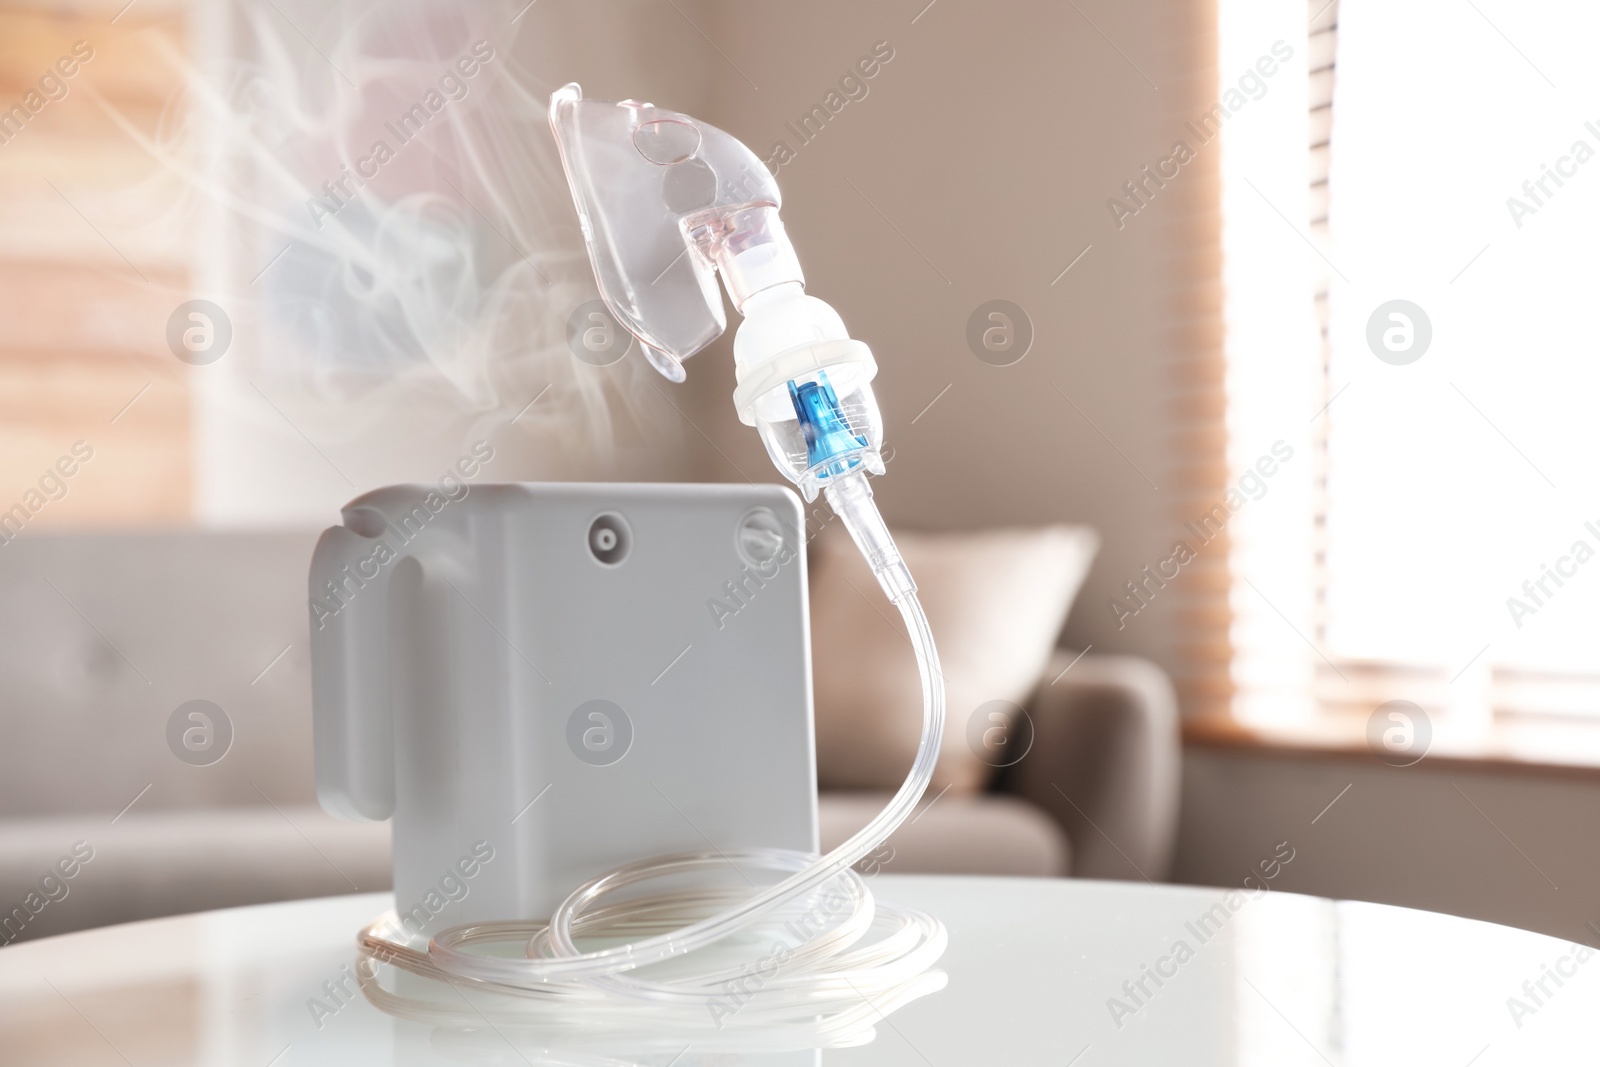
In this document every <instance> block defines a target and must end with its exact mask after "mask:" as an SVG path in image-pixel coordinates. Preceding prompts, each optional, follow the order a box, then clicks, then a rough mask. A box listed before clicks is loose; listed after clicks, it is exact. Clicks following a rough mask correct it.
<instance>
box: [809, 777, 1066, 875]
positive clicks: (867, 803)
mask: <svg viewBox="0 0 1600 1067" xmlns="http://www.w3.org/2000/svg"><path fill="white" fill-rule="evenodd" d="M891 795H892V794H890V793H824V794H822V803H821V807H820V811H819V813H818V814H819V817H820V821H821V830H822V849H823V851H824V852H826V851H828V850H829V849H832V848H835V847H837V846H838V845H841V844H843V843H844V842H845V840H846V839H848V838H849V837H850V835H851V834H853V833H855V832H856V831H858V830H860V829H861V828H862V827H863V826H865V825H867V823H869V822H871V821H872V819H873V817H874V816H875V815H877V814H878V812H880V811H882V810H883V806H884V805H885V804H887V803H888V802H889V797H890V796H891ZM930 801H931V803H930ZM1069 857H1070V846H1069V845H1068V843H1067V835H1066V834H1065V832H1063V831H1062V829H1061V827H1060V825H1059V824H1057V823H1056V822H1055V820H1053V819H1051V818H1050V817H1049V816H1048V815H1046V814H1045V813H1044V812H1042V811H1040V810H1039V808H1038V807H1036V806H1035V805H1033V804H1030V803H1028V802H1027V801H1025V800H1019V799H1017V798H1016V797H1009V796H1003V795H999V794H986V793H980V794H978V795H976V796H957V795H953V794H951V793H946V794H945V795H944V796H936V795H935V794H929V797H928V799H925V800H924V801H923V802H922V805H921V807H920V808H919V809H918V810H917V811H916V812H914V813H913V814H912V816H911V818H910V819H907V820H906V821H905V823H904V824H902V825H901V827H900V829H898V830H896V831H895V832H894V834H893V835H892V836H891V837H890V838H889V840H888V841H887V842H885V847H883V848H881V849H880V850H879V851H878V852H876V853H874V854H872V855H871V856H869V857H867V859H866V861H864V862H863V863H860V864H857V868H858V869H860V870H863V871H865V872H867V873H869V874H871V873H876V872H878V871H886V872H888V873H890V874H990V875H1016V876H1022V877H1062V878H1064V877H1066V875H1067V873H1068V860H1069Z"/></svg>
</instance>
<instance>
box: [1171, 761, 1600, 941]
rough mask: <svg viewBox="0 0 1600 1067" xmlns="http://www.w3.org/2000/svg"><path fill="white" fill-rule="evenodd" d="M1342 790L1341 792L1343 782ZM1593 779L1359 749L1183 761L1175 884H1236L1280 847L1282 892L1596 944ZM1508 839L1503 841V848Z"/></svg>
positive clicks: (1598, 872) (1599, 814)
mask: <svg viewBox="0 0 1600 1067" xmlns="http://www.w3.org/2000/svg"><path fill="white" fill-rule="evenodd" d="M1347 787H1348V788H1347ZM1597 823H1600V782H1597V781H1596V780H1595V778H1594V774H1593V771H1589V770H1568V771H1561V770H1556V769H1553V768H1541V767H1525V768H1516V767H1485V766H1481V765H1480V766H1473V765H1470V764H1463V763H1459V762H1458V763H1441V762H1438V761H1435V760H1431V759H1430V760H1427V761H1424V762H1423V763H1421V764H1418V765H1417V766H1414V767H1404V768H1396V767H1389V766H1385V765H1383V764H1381V763H1379V762H1378V761H1377V760H1375V759H1373V758H1372V757H1371V756H1370V755H1369V754H1367V753H1366V752H1365V751H1363V752H1362V753H1361V754H1360V755H1357V756H1350V755H1340V754H1333V753H1317V752H1310V751H1306V752H1284V751H1271V750H1266V751H1260V752H1232V751H1227V750H1222V749H1212V748H1195V747H1190V748H1188V749H1187V750H1186V751H1185V753H1184V785H1183V816H1182V822H1181V824H1180V826H1179V831H1178V856H1177V863H1176V868H1175V870H1174V878H1175V880H1177V881H1180V882H1194V883H1199V884H1202V885H1217V886H1229V885H1238V884H1239V882H1240V880H1241V879H1243V878H1244V876H1245V875H1246V874H1247V873H1248V872H1249V871H1250V870H1251V869H1252V868H1253V867H1254V865H1255V864H1256V863H1257V862H1258V861H1259V860H1261V859H1262V858H1264V857H1267V856H1270V855H1272V853H1273V849H1274V847H1275V846H1276V845H1277V843H1278V842H1280V841H1287V842H1289V844H1290V845H1291V846H1292V847H1293V848H1294V850H1295V858H1294V860H1293V862H1291V863H1289V864H1288V865H1286V866H1285V867H1284V868H1283V873H1282V875H1281V876H1280V877H1279V878H1278V879H1276V880H1275V881H1274V882H1273V886H1274V888H1276V889H1279V890H1283V891H1286V892H1291V893H1313V894H1317V895H1319V896H1329V897H1344V898H1348V899H1352V900H1371V901H1375V902H1377V903H1380V904H1398V905H1401V906H1404V907H1412V908H1425V909H1428V910H1431V911H1442V912H1448V913H1450V914H1453V915H1464V916H1467V917H1468V918H1473V919H1483V920H1485V921H1488V922H1498V923H1505V924H1507V925H1510V926H1519V927H1523V928H1525V929H1529V930H1537V931H1539V932H1540V933H1545V934H1549V935H1551V936H1552V937H1559V938H1563V939H1565V940H1569V941H1572V940H1576V941H1581V942H1584V943H1586V944H1591V945H1592V944H1595V942H1596V938H1597V936H1600V935H1597V934H1596V933H1595V930H1594V928H1593V927H1591V926H1589V925H1588V924H1590V923H1596V924H1600V903H1597V900H1600V854H1597V853H1596V851H1595V849H1594V848H1593V847H1592V845H1591V843H1590V842H1591V838H1592V831H1590V830H1589V829H1588V828H1589V827H1593V826H1594V825H1596V824H1597ZM1513 842H1514V843H1513Z"/></svg>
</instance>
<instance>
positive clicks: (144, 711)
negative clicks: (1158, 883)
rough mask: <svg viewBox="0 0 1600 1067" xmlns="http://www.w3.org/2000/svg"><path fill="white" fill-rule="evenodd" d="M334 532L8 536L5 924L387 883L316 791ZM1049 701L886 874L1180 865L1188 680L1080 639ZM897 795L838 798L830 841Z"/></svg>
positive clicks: (133, 915)
mask: <svg viewBox="0 0 1600 1067" xmlns="http://www.w3.org/2000/svg"><path fill="white" fill-rule="evenodd" d="M314 540H315V535H314V534H310V533H301V532H292V533H210V532H164V533H118V534H93V535H88V534H80V535H57V536H49V535H45V534H43V533H38V534H36V533H34V532H33V531H28V532H27V533H25V534H24V535H22V536H20V537H17V538H15V539H13V540H12V541H10V542H9V543H7V544H4V545H3V546H0V604H3V605H4V615H3V617H0V943H4V942H8V941H11V940H16V939H26V938H32V937H38V936H43V935H46V934H52V933H61V932H65V931H68V930H73V929H80V928H83V927H88V926H96V925H101V924H105V923H112V922H123V921H128V920H133V919H142V918H149V917H153V916H158V915H166V914H174V913H178V912H186V911H195V910H202V909H209V908H218V907H226V906H231V905H238V904H249V903H257V902H263V901H271V900H284V899H291V898H296V897H309V896H322V895H329V894H337V893H349V892H355V891H358V890H360V891H370V890H378V889H384V888H387V887H388V885H389V835H388V826H387V824H384V823H352V822H343V821H340V820H336V819H334V818H332V817H330V816H328V815H326V814H324V813H323V812H322V811H321V810H320V809H319V808H318V807H317V806H316V800H315V790H314V785H313V779H312V753H311V712H310V677H309V673H310V661H309V653H308V648H307V638H306V631H307V623H306V618H307V616H306V607H305V599H304V575H305V573H306V565H307V562H308V560H309V558H310V553H311V547H312V544H313V542H314ZM1069 664H1072V666H1071V669H1070V670H1065V669H1066V668H1067V666H1068V665H1069ZM1063 670H1065V673H1064V674H1063V673H1062V671H1063ZM196 699H203V700H208V701H212V702H214V703H215V704H216V705H218V706H219V707H221V708H224V709H226V713H227V717H228V719H229V721H230V722H231V725H232V731H233V738H232V741H231V747H230V749H229V751H228V752H227V755H226V756H225V757H224V758H223V759H222V760H220V761H219V762H217V763H214V764H211V765H209V766H192V765H189V764H186V763H184V762H182V761H180V760H179V759H177V758H176V757H175V756H174V755H173V752H172V750H171V749H170V748H169V744H168V728H169V718H170V717H171V716H172V714H173V711H174V709H175V708H177V707H178V706H179V705H181V704H183V703H185V702H187V701H190V700H196ZM1028 712H1029V715H1030V717H1031V718H1032V720H1033V724H1034V729H1035V742H1034V746H1033V750H1032V751H1031V752H1030V753H1029V754H1028V756H1027V757H1026V758H1025V759H1023V760H1022V761H1021V762H1020V763H1018V764H1017V765H1016V766H1015V767H1012V768H1009V769H1008V770H1007V771H1005V772H1002V777H1001V779H1000V780H999V781H997V782H996V784H995V786H994V788H993V789H992V790H990V791H988V792H985V793H981V794H978V795H973V796H956V795H946V796H938V797H929V798H928V799H926V800H924V802H923V808H922V810H921V811H920V812H919V813H918V814H917V815H916V816H915V817H914V818H913V820H912V821H911V822H909V823H908V824H907V825H906V826H905V827H903V828H902V829H901V830H900V832H899V833H898V834H896V836H895V837H894V838H893V839H892V841H891V842H890V846H891V847H892V849H893V852H892V854H890V853H885V854H883V855H881V856H880V857H879V862H880V865H881V867H882V869H884V870H888V871H894V872H967V873H975V874H1012V875H1033V876H1053V875H1065V874H1067V873H1069V872H1070V873H1072V874H1074V875H1077V876H1084V877H1095V878H1131V879H1141V878H1149V879H1153V880H1159V879H1161V878H1162V877H1164V876H1165V874H1166V872H1167V867H1168V862H1169V857H1170V853H1171V846H1172V836H1173V832H1174V828H1175V825H1176V816H1177V786H1178V736H1177V720H1176V711H1175V707H1174V702H1173V696H1172V692H1171V687H1170V685H1169V684H1168V682H1167V679H1166V678H1165V676H1164V675H1163V674H1162V673H1161V672H1160V671H1159V670H1158V669H1156V668H1155V667H1154V666H1152V665H1151V664H1149V663H1146V662H1144V661H1140V660H1134V659H1128V658H1119V657H1109V656H1095V655H1088V656H1084V657H1083V658H1082V659H1081V660H1079V661H1078V662H1076V663H1073V656H1072V655H1071V654H1069V653H1066V652H1062V653H1060V654H1058V656H1057V658H1056V661H1055V662H1053V663H1052V664H1051V665H1050V666H1049V668H1048V670H1046V671H1045V673H1044V676H1043V677H1042V679H1041V681H1040V683H1039V686H1038V688H1037V690H1036V692H1035V694H1034V696H1033V698H1032V700H1031V701H1030V703H1029V705H1028ZM883 800H884V796H883V795H879V794H853V793H851V794H841V793H824V794H823V796H822V798H821V825H822V843H823V846H824V847H825V848H826V847H829V846H831V845H833V844H836V843H837V842H839V841H841V840H843V839H844V838H845V837H846V836H847V835H848V834H849V833H851V832H852V831H854V830H855V829H857V828H859V827H860V826H861V825H863V824H864V823H865V822H866V821H867V820H868V819H869V818H870V817H871V816H872V815H873V814H874V813H875V812H876V811H877V810H878V809H879V808H880V807H881V806H882V803H883ZM86 852H89V853H91V856H90V858H88V859H87V860H84V859H83V856H84V854H85V853H86ZM68 869H70V870H72V875H71V876H70V877H67V876H66V875H65V874H64V872H65V871H67V870H68ZM19 909H20V915H19ZM8 917H9V918H8Z"/></svg>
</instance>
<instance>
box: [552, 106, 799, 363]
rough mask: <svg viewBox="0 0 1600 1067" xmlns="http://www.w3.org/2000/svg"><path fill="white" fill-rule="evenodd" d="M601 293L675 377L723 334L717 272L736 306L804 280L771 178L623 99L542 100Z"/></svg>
mask: <svg viewBox="0 0 1600 1067" xmlns="http://www.w3.org/2000/svg"><path fill="white" fill-rule="evenodd" d="M550 126H551V128H552V129H553V130H554V131H555V137H556V144H557V146H558V147H559V149H560V152H561V161H562V166H563V167H564V168H565V169H566V173H567V182H568V184H569V185H570V186H571V188H572V198H573V202H574V203H575V204H576V206H577V209H578V220H579V224H580V226H581V227H582V230H583V239H584V243H585V244H586V245H587V247H588V252H589V258H590V260H591V262H592V263H593V264H594V271H595V278H596V281H597V282H598V284H599V288H600V296H601V298H602V299H604V300H605V302H606V306H607V307H609V308H610V309H611V312H612V314H613V315H615V316H616V318H617V321H618V322H620V323H621V324H622V325H623V326H624V327H625V328H626V329H627V330H628V331H629V332H630V333H632V334H633V335H634V336H635V337H637V338H638V339H639V340H640V341H641V342H642V343H643V344H644V346H645V353H646V355H647V356H649V358H650V360H651V362H652V363H653V364H654V365H655V367H656V369H657V370H659V371H661V372H662V373H663V374H665V375H666V376H667V377H668V378H671V379H672V380H673V381H682V380H683V377H684V372H683V366H682V364H683V361H684V360H685V359H688V358H689V357H690V356H692V355H694V354H695V353H696V352H698V351H700V350H701V349H702V348H704V347H705V346H706V345H708V344H710V343H711V342H712V341H714V340H716V338H717V337H718V336H719V335H721V333H722V331H723V330H724V329H725V328H726V327H727V318H726V316H725V315H724V314H723V310H722V296H721V294H720V293H719V292H718V290H717V284H716V271H717V270H718V269H721V270H722V273H723V276H724V280H725V281H726V282H727V285H728V289H729V293H730V295H731V296H732V297H733V300H734V303H735V305H736V306H741V307H742V305H743V301H744V299H745V298H746V297H748V296H749V295H750V293H752V292H755V291H757V290H758V289H760V288H764V287H767V286H770V285H774V284H778V283H779V282H782V281H785V280H790V281H801V280H803V278H802V276H801V274H800V268H799V264H798V262H797V261H796V260H795V258H794V252H793V249H792V248H791V247H790V246H789V242H788V238H787V237H786V236H785V234H784V231H783V225H782V223H781V222H779V221H778V215H777V209H778V207H779V206H780V204H781V201H780V197H779V195H778V186H777V183H776V182H774V181H773V179H772V175H771V174H770V173H769V172H768V171H767V168H766V165H765V164H763V163H762V162H761V160H760V159H758V158H757V157H756V155H755V153H754V152H751V151H750V150H749V149H748V148H746V147H745V146H744V145H743V144H742V143H740V142H739V141H738V140H737V139H736V138H734V137H732V136H730V135H729V134H727V133H724V132H723V131H722V130H719V129H717V128H716V127H715V126H710V125H708V124H706V123H703V122H700V121H698V120H696V119H693V118H690V117H689V116H687V115H682V114H679V113H678V112H675V111H667V110H664V109H662V108H657V107H655V106H653V105H651V104H646V103H640V102H638V101H632V100H627V101H623V102H622V103H618V104H613V103H607V102H602V101H595V100H585V99H583V96H582V93H581V91H580V90H579V88H578V86H577V85H575V84H573V85H567V86H564V87H562V88H561V89H560V90H558V91H557V92H556V93H555V94H554V95H553V96H552V97H551V100H550Z"/></svg>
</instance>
